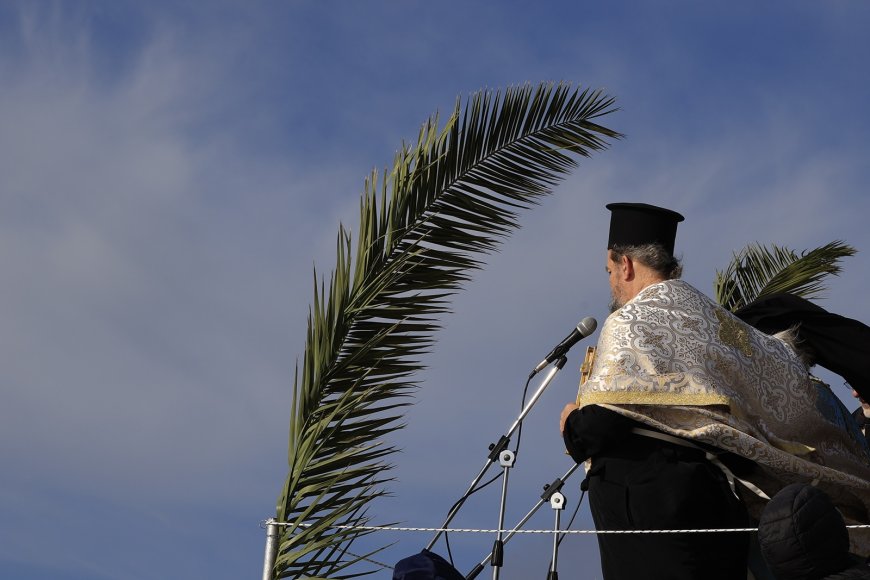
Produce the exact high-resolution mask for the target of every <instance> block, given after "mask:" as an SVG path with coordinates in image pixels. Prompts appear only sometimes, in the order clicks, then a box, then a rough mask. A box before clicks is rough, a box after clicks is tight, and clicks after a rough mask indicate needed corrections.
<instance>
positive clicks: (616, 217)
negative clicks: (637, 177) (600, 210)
mask: <svg viewBox="0 0 870 580" xmlns="http://www.w3.org/2000/svg"><path fill="white" fill-rule="evenodd" d="M606 207H607V209H609V210H610V212H611V214H610V236H609V238H608V240H607V249H610V248H612V247H613V246H639V245H643V244H661V245H662V247H664V248H665V249H666V250H667V251H668V253H669V254H671V255H673V254H674V241H675V240H676V238H677V224H678V223H679V222H681V221H683V219H684V218H683V216H681V215H680V214H678V213H677V212H675V211H671V210H669V209H665V208H663V207H656V206H654V205H649V204H646V203H609V204H607V206H606Z"/></svg>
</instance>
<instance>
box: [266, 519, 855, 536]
mask: <svg viewBox="0 0 870 580" xmlns="http://www.w3.org/2000/svg"><path fill="white" fill-rule="evenodd" d="M272 524H273V525H276V526H293V525H297V526H299V527H301V528H307V527H310V526H311V525H312V524H293V523H290V522H272ZM329 527H331V528H334V529H338V530H360V531H373V532H451V533H453V532H455V533H459V534H497V533H511V534H556V533H558V534H713V533H720V532H757V531H758V528H714V529H694V530H485V529H476V528H410V527H400V526H342V525H334V526H329ZM846 527H847V528H853V529H855V528H870V524H853V525H849V526H846Z"/></svg>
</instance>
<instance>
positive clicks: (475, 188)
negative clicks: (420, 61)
mask: <svg viewBox="0 0 870 580" xmlns="http://www.w3.org/2000/svg"><path fill="white" fill-rule="evenodd" d="M613 102H614V101H613V99H612V98H610V97H607V96H605V95H603V94H601V93H600V92H595V91H588V90H582V91H581V90H580V89H575V88H572V87H571V86H569V85H566V84H558V85H552V84H542V85H539V86H537V87H534V88H533V87H531V86H523V87H517V88H509V89H507V90H505V91H504V92H500V91H497V92H492V91H482V92H480V93H477V94H475V95H473V96H472V97H471V98H470V99H469V101H468V102H467V103H466V105H465V107H464V108H463V107H462V104H461V101H460V100H457V103H456V107H455V109H454V111H453V114H452V115H451V116H450V118H449V119H448V120H447V122H446V124H445V126H444V127H443V129H441V130H439V129H438V117H437V115H436V116H435V117H433V118H431V119H430V120H429V121H428V122H427V123H426V124H424V125H423V127H422V129H421V130H420V134H419V137H418V140H417V143H416V145H414V146H406V145H403V147H402V148H401V150H400V152H399V153H398V154H397V156H396V158H395V161H394V164H393V167H392V169H391V170H390V171H389V172H388V173H387V175H386V177H385V178H384V179H383V180H379V177H378V174H377V173H376V172H373V173H372V175H371V177H370V178H369V179H368V180H366V185H365V192H364V194H363V196H362V201H361V204H360V227H359V231H358V234H357V245H356V253H355V255H353V256H352V255H351V236H350V234H349V233H348V232H347V230H346V229H345V228H344V227H343V226H342V227H340V229H339V235H338V248H337V250H338V258H337V264H336V268H335V271H334V272H333V274H332V277H331V278H330V281H329V284H328V286H326V285H324V284H323V283H320V285H319V287H318V282H317V274H316V273H315V294H314V303H313V305H312V307H311V310H310V313H309V319H308V333H307V340H306V346H305V354H304V357H303V364H302V373H301V378H300V376H299V374H298V372H297V377H296V380H295V382H294V386H293V408H292V410H291V420H290V445H289V447H290V451H289V473H288V476H287V480H286V482H285V484H284V487H283V490H282V492H281V495H280V498H279V500H278V506H277V517H278V519H279V521H284V522H288V523H290V525H289V526H288V527H287V528H286V529H285V531H284V532H283V534H282V538H281V542H280V548H279V556H278V558H277V562H276V565H275V575H276V577H281V578H289V577H293V578H309V577H310V578H321V577H323V578H336V579H338V578H350V577H352V576H355V575H357V574H358V573H359V572H357V573H351V572H350V571H349V570H350V569H351V568H352V567H353V566H354V565H355V564H359V563H360V561H361V560H362V558H363V557H362V556H351V555H350V553H349V551H348V550H347V548H348V546H349V545H350V544H351V543H352V542H353V541H354V540H356V539H357V538H359V537H360V536H361V535H362V533H361V532H359V531H356V530H350V529H344V528H342V529H336V528H335V526H336V525H348V526H360V525H365V524H367V523H368V522H369V517H368V515H367V513H366V508H367V506H368V505H370V503H371V502H372V500H374V499H376V498H378V497H380V496H382V495H384V494H385V493H386V490H385V485H386V484H387V482H388V481H389V479H388V478H387V477H386V476H385V475H384V474H385V473H387V470H388V468H389V465H388V464H386V463H385V460H386V458H388V457H389V456H390V455H391V454H392V453H393V452H394V449H393V448H392V447H390V446H388V445H386V444H385V443H384V440H383V437H384V436H385V435H386V434H388V433H390V432H392V431H394V430H396V429H399V428H401V427H402V422H401V419H402V412H403V407H404V406H405V405H408V404H410V401H409V399H408V397H409V396H410V395H411V394H412V393H413V391H414V390H415V389H416V386H417V385H416V383H415V382H414V380H413V375H414V374H415V373H416V372H417V371H419V370H420V369H421V368H422V365H421V362H420V357H421V355H422V354H424V353H425V352H427V351H428V350H429V349H430V348H431V346H432V344H433V334H434V332H435V331H436V330H437V329H438V328H439V322H438V317H439V316H440V315H441V314H443V313H445V312H446V311H447V310H448V300H449V298H450V296H451V295H452V294H454V293H455V292H456V291H458V290H459V289H460V288H461V286H462V284H463V283H464V282H465V281H466V280H468V279H469V276H470V273H471V272H472V271H473V270H475V269H476V268H479V267H481V265H482V262H481V261H480V260H481V256H482V255H483V254H485V253H487V252H490V251H492V250H494V249H495V248H496V247H497V246H498V244H499V243H500V241H501V240H502V239H503V238H504V237H505V236H506V235H507V234H509V233H510V232H511V231H512V230H514V229H515V228H517V227H518V223H517V218H518V212H519V211H520V210H523V209H526V208H529V207H531V206H533V205H535V204H537V203H540V201H541V199H542V198H543V197H544V196H546V195H547V194H549V193H550V192H551V190H552V187H553V186H554V185H555V184H556V183H558V182H559V181H560V180H561V179H562V178H563V177H564V175H565V174H566V173H567V172H568V171H569V170H571V169H572V168H574V167H575V166H576V163H577V162H576V160H575V157H576V156H584V157H587V156H589V155H591V153H592V152H593V151H598V150H602V149H605V148H606V147H607V143H606V139H616V138H619V137H620V135H619V133H617V132H615V131H613V130H610V129H608V128H606V127H603V126H601V125H598V124H597V123H595V119H596V118H598V117H600V116H602V115H606V114H608V113H610V112H612V111H614V110H615V109H614V107H613Z"/></svg>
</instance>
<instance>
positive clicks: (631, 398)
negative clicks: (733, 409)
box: [578, 391, 731, 407]
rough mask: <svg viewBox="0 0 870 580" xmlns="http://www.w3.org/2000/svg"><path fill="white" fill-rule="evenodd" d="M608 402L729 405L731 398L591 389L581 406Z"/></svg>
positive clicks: (696, 394)
mask: <svg viewBox="0 0 870 580" xmlns="http://www.w3.org/2000/svg"><path fill="white" fill-rule="evenodd" d="M600 403H604V404H607V403H610V404H614V405H689V406H693V407H707V406H709V405H729V406H730V404H731V400H730V399H729V398H728V397H726V396H724V395H716V394H712V393H695V394H687V393H652V392H648V391H645V392H639V391H632V392H627V391H619V392H613V391H606V392H605V391H591V392H588V393H585V394H584V395H583V399H582V401H580V402H579V403H578V404H579V405H580V406H581V407H582V406H586V405H596V404H600Z"/></svg>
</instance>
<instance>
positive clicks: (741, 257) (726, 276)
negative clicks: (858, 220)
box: [714, 241, 856, 312]
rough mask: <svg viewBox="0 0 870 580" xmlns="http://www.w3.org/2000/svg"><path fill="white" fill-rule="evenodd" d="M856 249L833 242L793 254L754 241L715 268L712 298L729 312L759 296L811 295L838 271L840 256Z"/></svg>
mask: <svg viewBox="0 0 870 580" xmlns="http://www.w3.org/2000/svg"><path fill="white" fill-rule="evenodd" d="M855 252H856V250H855V249H854V248H853V247H851V246H849V245H847V244H845V243H844V242H841V241H834V242H831V243H829V244H825V245H824V246H821V247H818V248H816V249H814V250H809V251H805V252H802V253H801V254H797V253H796V252H794V251H793V250H790V249H788V248H784V247H780V246H777V245H775V244H772V245H771V246H770V247H769V248H768V247H766V246H761V245H758V244H752V245H749V246H746V247H745V248H744V249H743V250H741V251H740V252H736V253H735V254H734V256H733V258H732V259H731V262H730V263H729V264H728V266H727V267H726V268H725V270H723V271H721V272H720V271H718V270H717V271H716V281H715V282H714V291H715V294H716V301H717V302H718V303H719V304H721V305H722V306H723V307H725V308H727V309H729V310H731V311H732V312H733V311H735V310H737V309H738V308H740V307H742V306H745V305H747V304H749V303H750V302H752V301H753V300H756V299H757V298H760V297H762V296H769V295H770V294H776V293H778V292H790V293H792V294H796V295H798V296H802V297H804V298H813V297H816V296H818V295H819V294H820V293H821V292H823V291H824V289H825V285H824V278H825V277H827V276H829V275H832V274H833V275H837V274H839V273H840V265H839V262H840V260H841V259H842V258H845V257H847V256H852V255H854V254H855Z"/></svg>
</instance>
